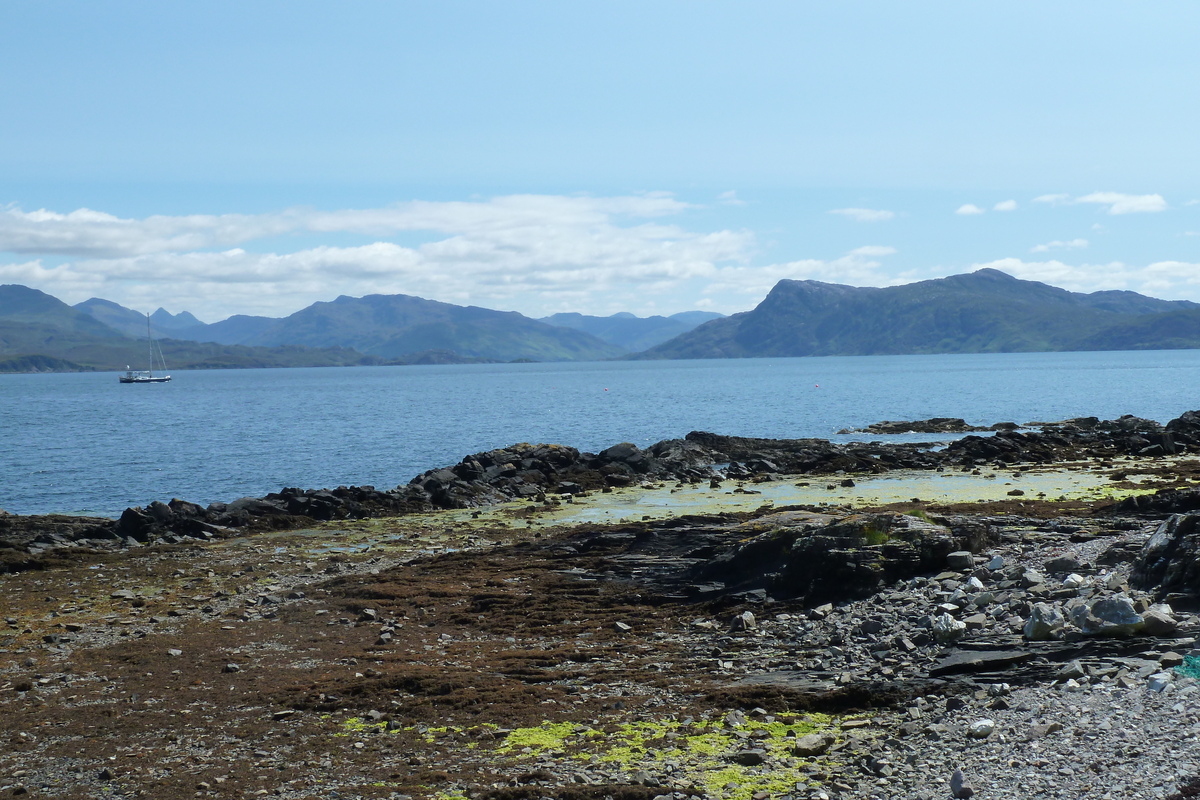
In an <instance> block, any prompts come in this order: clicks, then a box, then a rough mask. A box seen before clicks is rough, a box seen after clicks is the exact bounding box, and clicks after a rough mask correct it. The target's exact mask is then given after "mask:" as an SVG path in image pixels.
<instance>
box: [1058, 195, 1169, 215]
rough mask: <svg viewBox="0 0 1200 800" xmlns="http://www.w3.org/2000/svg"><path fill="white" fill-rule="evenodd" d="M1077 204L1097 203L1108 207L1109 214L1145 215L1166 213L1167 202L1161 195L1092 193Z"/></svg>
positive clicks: (1076, 200)
mask: <svg viewBox="0 0 1200 800" xmlns="http://www.w3.org/2000/svg"><path fill="white" fill-rule="evenodd" d="M1075 202H1076V203H1097V204H1099V205H1106V206H1108V213H1109V214H1144V213H1154V212H1158V211H1165V210H1166V208H1167V201H1166V200H1165V199H1163V196H1162V195H1161V194H1121V193H1120V192H1092V193H1091V194H1088V195H1084V196H1083V197H1078V198H1076V199H1075Z"/></svg>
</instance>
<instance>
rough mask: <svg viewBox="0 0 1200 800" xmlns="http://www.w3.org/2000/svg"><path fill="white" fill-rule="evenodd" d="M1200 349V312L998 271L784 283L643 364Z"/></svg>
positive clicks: (650, 354) (655, 350)
mask: <svg viewBox="0 0 1200 800" xmlns="http://www.w3.org/2000/svg"><path fill="white" fill-rule="evenodd" d="M1194 347H1200V305H1197V304H1196V303H1191V302H1188V301H1185V300H1178V301H1168V300H1158V299H1155V298H1152V297H1146V296H1144V295H1140V294H1136V293H1134V292H1120V291H1104V292H1092V293H1090V294H1083V293H1079V292H1069V291H1067V290H1065V289H1059V288H1056V287H1054V286H1049V285H1047V284H1044V283H1039V282H1037V281H1025V280H1020V279H1018V278H1014V277H1012V276H1011V275H1008V274H1006V273H1003V272H1000V271H999V270H994V269H981V270H978V271H976V272H972V273H968V274H964V275H951V276H950V277H947V278H938V279H936V280H928V281H920V282H917V283H910V284H905V285H903V286H890V287H885V288H874V287H865V288H860V287H854V286H843V285H840V284H832V283H821V282H819V281H797V280H782V281H780V282H779V283H777V284H776V285H775V287H774V288H772V289H771V291H770V293H768V295H767V296H766V298H765V299H763V301H762V302H761V303H759V304H758V306H756V307H755V308H754V309H753V310H751V311H746V312H743V313H740V314H733V315H731V316H729V317H723V318H722V319H717V320H713V321H711V322H706V323H704V324H703V325H700V326H699V327H697V328H695V329H694V330H692V331H689V332H687V333H684V334H682V335H680V336H677V337H675V338H674V339H672V340H671V341H669V342H665V343H663V344H661V345H658V346H655V347H652V348H650V349H648V350H646V351H645V352H643V353H640V354H638V355H637V356H636V357H637V358H646V359H651V358H672V359H673V358H752V357H767V356H772V357H780V356H848V355H880V354H902V353H992V352H1036V351H1050V350H1057V351H1066V350H1147V349H1180V348H1194Z"/></svg>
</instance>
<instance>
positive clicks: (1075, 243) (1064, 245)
mask: <svg viewBox="0 0 1200 800" xmlns="http://www.w3.org/2000/svg"><path fill="white" fill-rule="evenodd" d="M1087 246H1088V240H1087V239H1072V240H1071V241H1069V242H1059V241H1054V242H1046V243H1045V244H1039V245H1034V246H1033V247H1031V248H1029V252H1031V253H1048V252H1050V251H1051V250H1077V249H1079V248H1081V247H1087Z"/></svg>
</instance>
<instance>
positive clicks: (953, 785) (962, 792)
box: [950, 769, 975, 800]
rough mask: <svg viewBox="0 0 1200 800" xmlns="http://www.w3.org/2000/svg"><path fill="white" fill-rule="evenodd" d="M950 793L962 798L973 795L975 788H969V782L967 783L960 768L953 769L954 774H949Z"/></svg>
mask: <svg viewBox="0 0 1200 800" xmlns="http://www.w3.org/2000/svg"><path fill="white" fill-rule="evenodd" d="M950 794H951V795H953V796H954V797H957V798H962V799H963V800H965V798H968V797H973V796H974V795H975V790H974V789H972V788H971V784H969V783H967V779H966V777H965V776H964V775H963V771H962V770H961V769H956V770H954V774H953V775H951V776H950Z"/></svg>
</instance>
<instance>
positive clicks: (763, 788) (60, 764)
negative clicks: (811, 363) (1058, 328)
mask: <svg viewBox="0 0 1200 800" xmlns="http://www.w3.org/2000/svg"><path fill="white" fill-rule="evenodd" d="M939 424H940V423H939ZM1066 464H1073V465H1079V464H1088V465H1091V466H1096V467H1099V468H1102V469H1105V470H1110V469H1111V471H1112V473H1113V477H1114V479H1117V480H1118V482H1119V479H1120V477H1121V473H1123V472H1125V471H1134V470H1138V471H1147V470H1149V471H1153V470H1160V472H1161V473H1162V474H1165V475H1166V476H1167V477H1172V476H1173V477H1174V479H1175V480H1174V481H1173V482H1171V481H1166V482H1167V483H1169V484H1170V486H1169V488H1167V489H1165V490H1163V491H1159V492H1157V493H1155V494H1145V493H1140V494H1139V493H1137V492H1134V491H1132V490H1131V491H1130V496H1129V497H1127V498H1126V499H1115V500H1111V501H1105V502H1093V503H1072V504H1066V503H1056V502H1054V501H1051V500H1039V499H1036V498H1025V497H1014V498H1012V499H1010V500H1009V501H996V502H988V503H975V504H971V503H962V504H955V505H938V504H934V503H915V502H914V503H911V504H906V505H905V507H902V508H898V507H889V508H867V509H848V508H839V507H803V508H801V507H796V508H774V507H769V506H764V507H762V508H759V509H757V510H754V511H745V512H738V513H721V512H717V513H712V514H705V515H700V516H696V515H693V516H686V515H675V516H668V517H667V518H665V519H658V520H649V521H642V522H620V523H614V524H591V523H589V524H575V525H569V526H558V527H556V526H554V525H542V526H539V527H538V528H536V529H533V528H529V527H528V525H527V519H528V516H527V515H526V514H525V513H524V512H523V510H529V509H536V508H541V507H544V506H546V505H547V504H552V503H554V502H566V500H567V499H569V498H580V499H584V498H586V497H587V496H588V495H595V494H597V493H603V492H606V491H610V492H611V491H614V490H621V489H623V488H624V487H630V486H638V485H641V484H646V483H651V482H657V483H662V482H676V483H678V484H681V485H688V484H692V483H709V484H715V485H738V486H739V487H746V488H747V490H748V489H749V487H750V486H752V485H753V484H754V482H755V481H768V480H778V479H780V478H785V477H786V478H791V477H800V476H830V478H829V479H830V480H834V481H835V483H840V482H842V481H851V482H852V481H853V480H854V479H855V477H858V478H859V480H863V477H862V476H865V475H882V474H886V473H888V472H891V471H895V470H901V469H903V470H928V471H931V472H936V471H938V470H941V471H943V472H948V471H960V472H961V471H967V472H971V471H975V470H981V469H985V470H986V469H1005V470H1010V471H1014V472H1017V471H1020V470H1022V469H1028V468H1032V466H1033V465H1066ZM1196 474H1200V413H1197V412H1188V413H1186V414H1184V415H1182V416H1181V417H1180V418H1178V419H1176V420H1172V421H1171V422H1170V423H1168V424H1167V425H1159V424H1158V423H1155V422H1152V421H1148V420H1142V419H1138V418H1135V417H1122V418H1121V419H1118V420H1112V421H1101V420H1096V419H1093V418H1084V419H1077V420H1069V421H1065V422H1060V423H1042V424H1039V425H1037V426H1029V425H1027V426H1022V427H1021V428H1017V426H1007V425H1005V426H997V429H996V430H995V431H994V432H993V433H992V435H990V436H976V435H968V436H965V437H963V438H961V439H957V440H955V441H951V442H949V443H944V444H942V445H934V444H929V443H925V444H912V443H903V444H897V443H880V442H853V443H831V442H826V441H822V440H765V439H747V438H740V437H728V436H719V435H716V434H710V433H702V432H695V433H692V434H689V435H688V436H687V437H686V438H684V439H678V440H669V441H666V442H660V443H658V444H656V445H654V446H652V447H649V448H645V449H640V448H637V447H635V446H634V445H631V444H619V445H615V446H613V447H611V448H608V449H606V450H604V451H603V452H601V453H597V454H590V453H581V452H579V451H577V450H574V449H572V448H569V447H564V446H560V445H529V444H522V445H514V446H511V447H509V448H504V449H502V450H494V451H489V452H485V453H477V454H473V455H471V456H468V457H466V458H464V459H462V461H460V462H459V463H458V464H456V465H454V466H452V467H449V468H445V469H441V470H432V471H429V472H426V473H423V474H422V475H420V476H417V477H416V478H414V479H413V480H412V481H411V482H410V483H409V484H406V485H404V486H401V487H397V488H396V489H393V490H390V491H377V490H375V489H373V488H371V487H348V488H347V487H343V488H339V489H335V490H328V491H327V490H319V491H311V490H306V491H300V490H284V491H282V492H279V493H276V494H272V495H268V496H267V497H264V498H244V499H242V500H238V501H235V502H233V503H229V504H213V505H211V506H208V507H207V508H202V507H200V506H197V505H195V504H191V503H186V502H184V501H180V500H172V501H171V502H170V503H153V504H151V505H149V506H147V507H145V508H138V509H129V510H127V511H126V512H125V513H124V514H123V515H122V516H121V518H120V519H119V520H104V519H78V518H71V517H18V516H13V515H7V516H0V541H2V542H3V549H0V555H3V558H4V560H3V562H2V563H3V564H4V566H5V570H6V571H4V572H0V593H2V595H3V596H4V597H5V598H6V601H5V615H4V616H5V624H6V627H5V628H2V629H0V714H3V715H4V719H5V722H4V723H3V724H2V725H0V736H2V737H3V738H4V740H5V741H6V742H7V744H8V747H7V750H5V749H3V748H0V796H4V795H31V796H54V797H64V798H74V797H79V798H84V797H96V796H108V797H121V798H124V797H130V798H132V797H141V796H153V797H165V798H171V797H196V796H199V797H247V796H274V797H282V798H309V797H385V798H394V799H396V800H399V799H400V798H405V797H409V798H411V797H422V798H438V799H439V800H465V798H494V799H495V800H517V799H518V798H530V799H531V800H535V799H537V798H543V797H549V798H559V797H562V798H573V799H577V800H583V799H584V798H588V799H590V798H595V800H605V799H606V798H610V797H611V798H614V800H615V799H617V798H631V799H636V800H641V799H643V798H644V799H645V800H650V799H651V798H659V799H660V800H668V799H669V800H683V798H685V797H706V798H707V797H712V798H722V799H723V800H768V798H775V797H778V798H794V799H795V800H809V799H810V798H812V799H814V800H815V799H816V798H847V799H848V798H888V799H889V800H890V799H892V798H911V799H914V800H915V799H917V798H920V799H921V800H932V798H946V797H959V798H962V797H971V796H974V797H979V798H1028V797H1042V798H1058V797H1079V798H1143V797H1144V798H1169V797H1180V798H1182V797H1190V796H1194V795H1195V794H1196V787H1200V755H1198V754H1200V750H1197V749H1196V742H1197V740H1198V739H1200V702H1197V701H1198V700H1200V683H1197V677H1198V676H1200V650H1198V649H1196V636H1197V634H1198V633H1200V567H1198V566H1197V565H1198V564H1200V514H1197V513H1194V512H1196V511H1197V509H1200V490H1197V489H1195V488H1192V487H1191V486H1190V484H1191V482H1192V480H1193V478H1194V476H1195V475H1196ZM834 476H836V478H835V477H834ZM1131 486H1132V485H1131ZM510 500H521V501H523V504H519V505H515V506H514V505H508V506H502V507H499V508H500V510H499V511H496V512H493V511H489V510H488V509H489V508H490V507H495V504H497V503H502V502H505V501H510ZM439 509H440V510H441V513H431V512H437V511H438V510H439ZM455 509H458V511H455ZM464 509H465V510H464ZM471 509H475V511H471Z"/></svg>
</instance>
